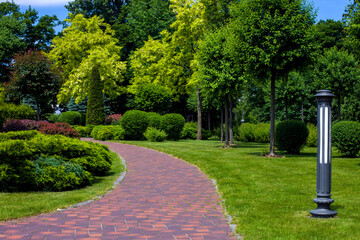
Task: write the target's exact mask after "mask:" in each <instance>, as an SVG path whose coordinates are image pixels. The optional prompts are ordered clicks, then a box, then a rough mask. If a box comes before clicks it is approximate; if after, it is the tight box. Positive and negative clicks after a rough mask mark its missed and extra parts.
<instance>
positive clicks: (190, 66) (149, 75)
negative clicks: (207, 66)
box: [129, 0, 206, 134]
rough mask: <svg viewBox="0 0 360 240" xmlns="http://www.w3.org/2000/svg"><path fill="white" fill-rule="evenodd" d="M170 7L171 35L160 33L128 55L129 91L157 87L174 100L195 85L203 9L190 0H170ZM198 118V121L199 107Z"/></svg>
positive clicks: (199, 115) (133, 91) (203, 26)
mask: <svg viewBox="0 0 360 240" xmlns="http://www.w3.org/2000/svg"><path fill="white" fill-rule="evenodd" d="M170 8H171V9H172V11H173V12H174V14H175V15H176V20H175V21H174V22H173V23H172V24H171V25H170V29H171V30H172V31H171V33H169V32H168V31H163V32H162V33H161V34H162V36H163V38H162V39H160V40H154V39H152V38H149V40H148V41H147V42H145V44H144V46H143V47H142V48H140V49H138V50H137V51H135V52H134V54H133V55H132V57H131V68H132V69H133V72H134V77H133V79H132V80H131V85H130V87H129V90H130V92H132V93H135V91H136V89H139V88H138V86H140V85H143V84H149V83H155V84H160V85H162V86H165V87H167V88H169V89H170V90H171V91H172V93H173V95H174V99H175V101H176V100H178V99H179V97H180V96H181V95H184V94H186V92H187V88H188V86H189V84H190V85H197V77H196V76H197V75H196V72H197V60H196V57H195V56H196V52H197V50H198V46H199V42H200V39H201V38H202V37H203V35H204V32H205V23H206V22H205V21H204V16H205V9H206V8H205V5H204V4H203V3H202V1H193V0H170ZM198 98H199V96H198ZM198 102H199V103H200V101H198ZM198 119H199V120H200V121H201V108H200V106H198ZM199 123H200V127H198V128H199V129H201V122H199ZM200 134H201V133H200Z"/></svg>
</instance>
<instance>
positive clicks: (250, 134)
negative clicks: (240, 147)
mask: <svg viewBox="0 0 360 240" xmlns="http://www.w3.org/2000/svg"><path fill="white" fill-rule="evenodd" d="M254 128H255V124H252V123H243V124H241V125H240V126H239V127H238V131H236V135H235V138H236V140H239V141H243V142H254V141H255V135H254Z"/></svg>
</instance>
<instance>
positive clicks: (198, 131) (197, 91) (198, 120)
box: [196, 87, 202, 140]
mask: <svg viewBox="0 0 360 240" xmlns="http://www.w3.org/2000/svg"><path fill="white" fill-rule="evenodd" d="M196 97H197V123H198V124H197V128H198V129H197V140H201V128H202V122H201V99H200V89H199V87H196Z"/></svg>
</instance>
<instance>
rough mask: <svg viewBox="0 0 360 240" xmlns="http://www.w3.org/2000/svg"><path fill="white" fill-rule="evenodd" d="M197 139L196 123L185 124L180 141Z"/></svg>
mask: <svg viewBox="0 0 360 240" xmlns="http://www.w3.org/2000/svg"><path fill="white" fill-rule="evenodd" d="M196 137H197V122H187V123H185V125H184V127H183V130H182V131H181V134H180V138H181V139H196Z"/></svg>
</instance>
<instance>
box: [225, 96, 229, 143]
mask: <svg viewBox="0 0 360 240" xmlns="http://www.w3.org/2000/svg"><path fill="white" fill-rule="evenodd" d="M229 146H230V145H229V104H228V100H227V99H226V100H225V147H226V148H227V147H229Z"/></svg>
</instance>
